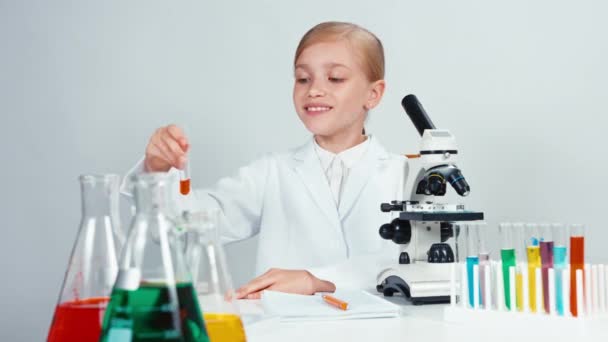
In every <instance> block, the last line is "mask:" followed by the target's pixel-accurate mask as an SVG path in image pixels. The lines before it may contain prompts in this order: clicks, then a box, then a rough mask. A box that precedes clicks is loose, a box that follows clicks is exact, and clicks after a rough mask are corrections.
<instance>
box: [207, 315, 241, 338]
mask: <svg viewBox="0 0 608 342" xmlns="http://www.w3.org/2000/svg"><path fill="white" fill-rule="evenodd" d="M203 320H204V321H205V327H206V328H207V334H209V340H210V341H211V342H213V341H222V342H245V341H247V338H246V337H245V330H244V329H243V323H242V322H241V318H240V317H239V316H238V315H235V314H228V313H203Z"/></svg>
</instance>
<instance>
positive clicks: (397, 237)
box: [391, 218, 412, 245]
mask: <svg viewBox="0 0 608 342" xmlns="http://www.w3.org/2000/svg"><path fill="white" fill-rule="evenodd" d="M391 226H393V228H394V229H395V233H394V235H393V238H392V240H393V242H394V243H396V244H398V245H404V244H406V243H409V242H410V240H411V239H412V226H411V225H410V221H405V220H400V219H398V218H396V219H394V220H393V221H392V222H391Z"/></svg>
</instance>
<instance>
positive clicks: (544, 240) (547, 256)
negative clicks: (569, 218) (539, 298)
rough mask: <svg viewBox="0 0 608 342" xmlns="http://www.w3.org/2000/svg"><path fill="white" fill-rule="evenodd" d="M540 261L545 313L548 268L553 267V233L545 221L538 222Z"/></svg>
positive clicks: (547, 296) (547, 311) (547, 293)
mask: <svg viewBox="0 0 608 342" xmlns="http://www.w3.org/2000/svg"><path fill="white" fill-rule="evenodd" d="M540 236H541V238H540V242H539V245H540V262H541V267H542V281H543V303H544V308H545V312H546V313H550V306H549V304H550V303H549V302H550V300H549V295H550V294H549V269H550V268H553V245H554V243H553V234H552V231H551V225H550V224H547V223H541V224H540Z"/></svg>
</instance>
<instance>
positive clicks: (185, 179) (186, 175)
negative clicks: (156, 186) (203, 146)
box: [179, 162, 190, 196]
mask: <svg viewBox="0 0 608 342" xmlns="http://www.w3.org/2000/svg"><path fill="white" fill-rule="evenodd" d="M179 192H180V193H181V194H182V195H184V196H186V195H187V194H189V193H190V163H189V162H186V165H184V168H183V169H182V170H181V171H180V179H179Z"/></svg>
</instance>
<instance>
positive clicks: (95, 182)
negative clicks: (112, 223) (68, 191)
mask: <svg viewBox="0 0 608 342" xmlns="http://www.w3.org/2000/svg"><path fill="white" fill-rule="evenodd" d="M119 179H120V178H119V177H118V175H83V176H80V189H81V194H82V196H81V198H82V216H83V217H90V216H112V215H113V214H115V213H118V194H119V192H118V186H119Z"/></svg>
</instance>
